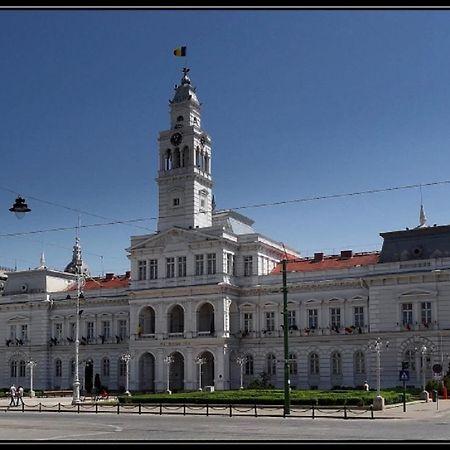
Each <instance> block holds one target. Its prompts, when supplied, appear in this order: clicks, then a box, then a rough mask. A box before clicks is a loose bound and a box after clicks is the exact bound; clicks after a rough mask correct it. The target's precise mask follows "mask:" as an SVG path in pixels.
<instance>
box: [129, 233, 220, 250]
mask: <svg viewBox="0 0 450 450" xmlns="http://www.w3.org/2000/svg"><path fill="white" fill-rule="evenodd" d="M213 240H217V237H216V236H211V235H209V234H206V233H202V232H200V231H198V229H195V230H186V229H184V228H179V227H173V228H171V229H170V230H166V231H163V232H162V233H157V234H154V235H152V236H150V237H149V238H148V239H145V240H143V241H141V242H139V243H138V244H136V245H134V246H133V247H130V248H129V249H128V251H129V252H133V251H135V250H142V249H146V248H154V247H163V248H164V247H167V246H169V245H171V244H178V245H179V244H180V243H184V244H186V245H188V244H192V243H196V242H204V241H213Z"/></svg>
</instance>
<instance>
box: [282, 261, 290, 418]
mask: <svg viewBox="0 0 450 450" xmlns="http://www.w3.org/2000/svg"><path fill="white" fill-rule="evenodd" d="M286 266H287V260H286V258H285V259H283V336H284V414H285V415H286V414H290V413H291V407H290V403H291V399H290V394H291V392H290V391H291V386H290V384H291V380H290V379H289V372H290V370H289V369H290V367H289V329H288V311H287V291H288V289H287V274H286V272H287V267H286Z"/></svg>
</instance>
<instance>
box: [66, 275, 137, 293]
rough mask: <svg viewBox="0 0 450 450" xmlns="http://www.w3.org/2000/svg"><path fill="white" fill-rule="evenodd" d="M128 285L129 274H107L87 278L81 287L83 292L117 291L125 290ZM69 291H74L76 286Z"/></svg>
mask: <svg viewBox="0 0 450 450" xmlns="http://www.w3.org/2000/svg"><path fill="white" fill-rule="evenodd" d="M129 283H130V273H129V272H126V273H125V275H114V274H112V273H109V274H108V273H107V274H106V276H105V277H94V278H88V279H87V280H86V282H85V284H84V286H83V291H88V290H91V289H117V288H126V287H128V285H129ZM69 290H70V291H73V290H76V285H75V286H72V287H71V288H70V289H69Z"/></svg>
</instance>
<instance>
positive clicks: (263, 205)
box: [0, 180, 450, 237]
mask: <svg viewBox="0 0 450 450" xmlns="http://www.w3.org/2000/svg"><path fill="white" fill-rule="evenodd" d="M442 184H450V180H442V181H433V182H430V183H420V184H409V185H404V186H392V187H386V188H379V189H370V190H366V191H356V192H347V193H340V194H330V195H321V196H316V197H304V198H298V199H293V200H282V201H277V202H267V203H255V204H252V205H243V206H236V207H233V208H228V209H222V210H219V211H218V212H220V211H227V210H233V211H238V210H242V209H250V208H266V207H270V206H281V205H287V204H292V203H306V202H313V201H318V200H331V199H336V198H344V197H355V196H358V195H371V194H380V193H382V192H392V191H401V190H408V189H417V188H421V187H424V186H438V185H442ZM29 198H32V197H29ZM47 203H49V204H52V203H51V202H47ZM53 205H55V206H60V205H57V204H56V203H53ZM66 208H67V209H72V210H74V211H77V212H79V210H75V209H73V208H70V207H66ZM204 213H205V211H199V212H196V213H194V214H204ZM86 214H90V213H86ZM90 215H92V216H95V214H90ZM182 216H184V214H171V215H168V216H160V217H159V218H158V217H147V218H140V219H128V220H112V221H110V222H104V223H93V224H87V225H80V228H95V227H102V226H109V225H119V224H122V225H123V224H129V223H133V222H141V221H147V220H158V219H163V218H170V217H173V218H175V217H182ZM97 217H101V216H97ZM76 228H77V227H76V226H74V227H58V228H51V229H45V230H35V231H25V232H19V233H8V234H0V237H13V236H24V235H28V234H37V233H47V232H56V231H68V230H75V229H76ZM142 228H143V227H142ZM145 229H146V230H148V231H151V232H154V230H149V229H148V228H145Z"/></svg>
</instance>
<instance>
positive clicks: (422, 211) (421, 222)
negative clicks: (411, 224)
mask: <svg viewBox="0 0 450 450" xmlns="http://www.w3.org/2000/svg"><path fill="white" fill-rule="evenodd" d="M427 226H428V225H427V216H426V215H425V209H424V207H423V198H422V186H420V213H419V225H418V226H417V227H416V228H424V227H427Z"/></svg>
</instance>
